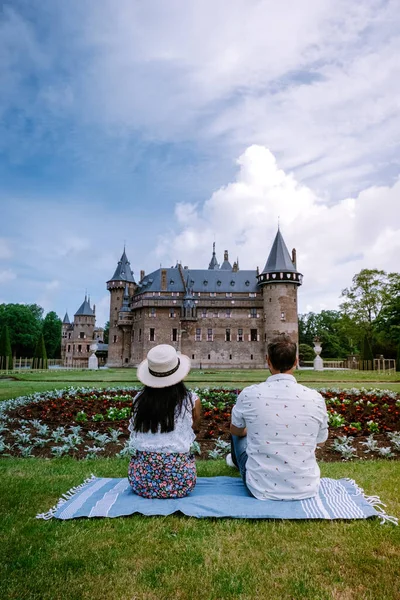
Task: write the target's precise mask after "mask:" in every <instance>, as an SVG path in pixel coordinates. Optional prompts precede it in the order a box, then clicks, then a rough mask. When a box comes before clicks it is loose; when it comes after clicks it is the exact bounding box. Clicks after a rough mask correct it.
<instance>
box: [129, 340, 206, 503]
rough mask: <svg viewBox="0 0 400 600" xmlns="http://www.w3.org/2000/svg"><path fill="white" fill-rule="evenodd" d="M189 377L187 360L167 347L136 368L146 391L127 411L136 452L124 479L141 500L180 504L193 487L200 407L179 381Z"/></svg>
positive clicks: (193, 396)
mask: <svg viewBox="0 0 400 600" xmlns="http://www.w3.org/2000/svg"><path fill="white" fill-rule="evenodd" d="M189 371H190V359H189V358H188V357H187V356H185V355H182V354H179V355H178V354H177V352H176V350H175V348H173V347H172V346H169V345H168V344H160V345H159V346H155V347H154V348H152V349H151V350H150V351H149V353H148V354H147V358H146V360H144V361H143V362H142V363H141V364H140V365H139V366H138V369H137V376H138V379H139V380H140V381H141V382H142V383H143V384H144V385H145V387H144V389H143V390H142V391H141V392H140V393H139V394H138V396H137V397H136V398H135V400H134V402H133V405H132V418H131V420H130V424H129V431H130V432H131V442H132V445H133V446H135V448H136V450H137V452H136V454H135V455H134V456H133V457H132V460H131V462H130V464H129V470H128V478H129V482H130V484H131V486H132V489H133V491H134V492H135V493H136V494H138V495H139V496H143V497H144V498H182V497H183V496H186V495H187V494H188V493H189V492H190V491H191V490H193V488H194V486H195V485H196V463H195V459H194V456H193V454H191V453H190V447H191V445H192V443H193V441H194V438H195V435H194V432H193V427H194V423H195V422H196V421H197V420H198V419H199V417H200V410H201V405H200V400H199V398H198V397H197V396H196V394H194V393H193V392H189V390H188V389H187V388H186V387H185V384H184V383H183V381H182V380H183V378H184V377H186V375H187V374H188V373H189Z"/></svg>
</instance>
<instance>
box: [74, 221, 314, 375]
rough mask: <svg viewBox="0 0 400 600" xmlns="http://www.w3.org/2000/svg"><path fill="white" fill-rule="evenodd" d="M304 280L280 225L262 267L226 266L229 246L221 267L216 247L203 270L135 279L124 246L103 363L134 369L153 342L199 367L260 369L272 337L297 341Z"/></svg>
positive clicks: (113, 284) (163, 271)
mask: <svg viewBox="0 0 400 600" xmlns="http://www.w3.org/2000/svg"><path fill="white" fill-rule="evenodd" d="M302 277H303V276H302V274H301V273H299V272H298V271H297V266H296V251H295V250H293V251H292V255H291V256H290V254H289V251H288V249H287V247H286V244H285V242H284V240H283V237H282V234H281V232H280V230H279V229H278V232H277V234H276V237H275V240H274V242H273V245H272V248H271V251H270V254H269V257H268V260H267V262H266V264H265V267H264V269H263V270H262V271H261V272H259V269H258V267H257V269H256V270H240V269H239V264H238V261H237V262H235V263H234V264H233V265H231V263H230V262H229V256H228V252H227V251H225V253H224V261H223V263H222V264H221V265H219V264H218V261H217V257H216V253H215V244H214V245H213V253H212V257H211V261H210V264H209V266H208V269H189V268H188V267H182V265H181V264H177V265H176V266H175V267H171V268H162V267H160V268H159V269H157V270H156V271H153V272H152V273H150V274H148V275H145V273H144V271H141V273H140V280H139V282H135V279H134V277H133V273H132V270H131V267H130V263H129V260H128V258H127V256H126V253H125V249H124V252H123V254H122V256H121V259H120V261H119V262H118V265H117V268H116V270H115V273H114V275H113V277H112V278H111V279H110V280H109V281H108V282H107V289H108V290H109V292H110V296H111V298H110V332H109V345H108V361H107V364H108V366H110V367H121V366H126V367H133V366H136V365H138V364H139V363H140V362H141V361H142V360H143V359H144V358H145V357H146V355H147V352H148V351H149V350H150V348H152V347H153V346H155V345H157V344H171V345H172V346H174V347H175V348H176V349H177V350H178V351H181V352H182V353H183V354H186V355H188V356H189V357H190V358H191V359H192V365H193V366H194V367H197V368H198V367H200V368H202V367H207V368H210V367H211V368H213V367H214V368H225V369H226V368H235V369H237V368H254V369H256V368H263V367H265V366H266V350H267V344H268V342H269V341H270V340H271V339H272V338H273V337H275V336H276V335H278V334H280V333H286V334H288V335H289V336H290V337H291V338H292V340H293V341H294V342H296V343H298V315H297V289H298V287H299V286H300V285H301V283H302ZM78 312H79V311H78Z"/></svg>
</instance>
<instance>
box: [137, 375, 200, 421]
mask: <svg viewBox="0 0 400 600" xmlns="http://www.w3.org/2000/svg"><path fill="white" fill-rule="evenodd" d="M188 394H189V390H188V389H187V387H186V386H185V384H184V383H183V381H180V382H179V383H176V384H175V385H171V386H169V387H165V388H152V387H148V386H147V385H146V386H145V387H144V389H143V391H142V392H140V393H139V394H138V395H137V396H136V398H135V399H134V401H133V404H132V417H133V429H134V430H135V431H141V432H142V433H147V432H149V431H151V433H157V431H159V430H160V431H161V433H167V432H168V431H173V430H174V428H175V416H177V415H180V414H181V413H182V410H183V409H184V408H185V409H186V408H187V406H186V403H185V399H186V398H187V396H188Z"/></svg>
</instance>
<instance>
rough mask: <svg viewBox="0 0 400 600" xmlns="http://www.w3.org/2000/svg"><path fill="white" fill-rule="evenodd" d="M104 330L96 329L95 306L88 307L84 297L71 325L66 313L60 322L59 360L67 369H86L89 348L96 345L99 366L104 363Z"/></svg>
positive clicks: (105, 350) (88, 303)
mask: <svg viewBox="0 0 400 600" xmlns="http://www.w3.org/2000/svg"><path fill="white" fill-rule="evenodd" d="M103 337H104V329H102V328H101V327H96V306H95V305H93V308H91V306H90V298H89V299H88V298H87V296H85V299H84V301H83V302H82V304H81V306H80V307H79V308H78V310H77V311H76V313H75V315H74V320H73V322H72V323H71V322H70V320H69V316H68V312H66V313H65V317H64V319H63V322H62V328H61V359H62V362H63V364H64V365H65V366H67V367H87V366H88V362H89V356H90V354H91V352H90V346H91V344H93V343H94V342H96V344H97V352H96V355H97V356H98V358H99V364H102V363H104V362H105V356H106V352H107V344H104V343H103Z"/></svg>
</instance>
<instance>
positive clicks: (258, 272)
mask: <svg viewBox="0 0 400 600" xmlns="http://www.w3.org/2000/svg"><path fill="white" fill-rule="evenodd" d="M256 273H257V275H259V274H260V269H259V268H258V267H257V269H256Z"/></svg>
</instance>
